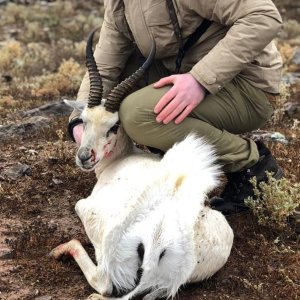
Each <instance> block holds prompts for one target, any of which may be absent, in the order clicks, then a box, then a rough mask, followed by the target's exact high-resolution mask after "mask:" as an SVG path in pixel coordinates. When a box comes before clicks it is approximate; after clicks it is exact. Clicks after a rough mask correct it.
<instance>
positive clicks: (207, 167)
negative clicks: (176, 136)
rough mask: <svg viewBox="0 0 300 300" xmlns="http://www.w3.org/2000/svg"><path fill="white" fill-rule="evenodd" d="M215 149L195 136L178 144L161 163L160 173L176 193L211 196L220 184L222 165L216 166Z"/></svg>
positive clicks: (188, 137) (191, 135) (190, 135)
mask: <svg viewBox="0 0 300 300" xmlns="http://www.w3.org/2000/svg"><path fill="white" fill-rule="evenodd" d="M216 158H217V157H216V155H215V151H214V149H213V147H212V146H211V145H209V144H208V143H206V142H205V140H204V139H203V138H201V137H197V136H196V135H195V134H189V135H188V136H187V137H186V138H185V139H184V140H183V141H181V142H179V143H177V144H175V145H174V146H173V147H172V148H171V149H170V150H169V151H167V153H166V154H165V156H164V158H163V159H162V161H161V170H160V174H165V175H166V176H167V178H166V181H165V182H168V184H170V185H171V186H170V188H171V187H172V186H173V188H174V189H175V190H178V192H179V191H180V189H181V190H182V192H188V191H189V192H188V193H189V194H190V193H194V194H195V193H196V194H198V193H202V194H203V193H208V192H210V191H211V190H212V189H214V188H215V187H216V186H217V185H218V183H219V176H220V175H221V170H220V166H218V165H217V164H216Z"/></svg>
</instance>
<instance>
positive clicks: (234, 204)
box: [209, 141, 283, 215]
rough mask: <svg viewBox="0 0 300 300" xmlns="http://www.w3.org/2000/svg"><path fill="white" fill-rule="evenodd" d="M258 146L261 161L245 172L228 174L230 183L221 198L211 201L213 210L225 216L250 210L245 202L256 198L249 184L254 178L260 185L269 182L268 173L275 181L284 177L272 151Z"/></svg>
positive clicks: (257, 143)
mask: <svg viewBox="0 0 300 300" xmlns="http://www.w3.org/2000/svg"><path fill="white" fill-rule="evenodd" d="M256 145H257V148H258V152H259V161H258V162H257V163H256V164H255V165H254V166H252V167H251V168H249V169H246V170H244V171H241V172H234V173H228V174H226V175H227V179H228V182H227V184H226V186H225V188H224V191H223V193H222V194H221V196H220V197H213V198H212V199H210V201H209V202H210V206H211V207H212V208H213V209H216V210H218V211H221V212H222V213H223V214H225V215H229V214H232V213H238V212H242V211H245V210H248V209H249V207H248V206H247V205H246V204H245V203H244V200H245V199H246V198H248V197H253V196H254V192H253V185H252V184H251V183H250V182H249V180H250V179H251V178H252V177H254V176H256V179H257V183H258V184H259V183H260V182H262V181H265V182H266V181H267V180H268V178H267V175H266V171H267V172H272V173H273V177H274V178H275V179H280V178H281V177H282V176H283V172H282V170H281V168H280V167H279V166H278V164H277V162H276V159H275V158H274V157H273V156H272V154H271V152H270V150H269V149H268V148H267V147H266V146H265V145H264V144H263V143H262V142H260V141H259V142H256Z"/></svg>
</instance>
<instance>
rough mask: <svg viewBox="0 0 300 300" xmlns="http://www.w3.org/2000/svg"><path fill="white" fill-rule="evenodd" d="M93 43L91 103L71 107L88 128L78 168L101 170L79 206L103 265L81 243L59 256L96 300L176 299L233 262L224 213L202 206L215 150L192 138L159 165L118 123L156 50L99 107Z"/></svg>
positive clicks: (56, 252) (61, 249)
mask: <svg viewBox="0 0 300 300" xmlns="http://www.w3.org/2000/svg"><path fill="white" fill-rule="evenodd" d="M92 38H93V33H92V34H91V35H90V37H89V39H88V44H87V61H88V63H87V66H88V69H89V73H90V79H91V91H90V96H89V101H88V103H87V105H84V106H83V105H82V103H80V102H79V105H78V102H77V101H76V102H69V104H71V105H73V106H74V107H76V108H77V109H81V110H82V113H81V118H82V119H83V122H84V134H83V138H82V144H81V146H80V148H79V150H78V153H77V158H76V161H77V164H78V165H79V166H80V167H81V168H82V169H85V170H93V169H96V173H97V177H98V181H97V183H96V185H95V187H94V189H93V191H92V193H91V195H90V196H89V197H88V198H86V199H81V200H80V201H78V202H77V204H76V207H75V209H76V212H77V214H78V216H79V217H80V219H81V221H82V223H83V225H84V228H85V231H86V233H87V235H88V237H89V239H90V241H91V242H92V244H93V246H94V248H95V256H96V262H97V263H96V264H94V263H93V261H92V260H91V259H90V257H89V256H88V254H87V253H86V251H85V250H84V248H83V247H82V245H81V244H80V242H79V241H77V240H72V241H70V242H67V243H65V244H62V245H59V246H58V247H56V248H55V249H53V251H52V255H53V256H54V257H55V258H59V257H60V256H61V255H63V254H69V255H72V256H73V257H74V259H75V260H76V262H77V263H78V264H79V266H80V268H81V270H82V271H83V273H84V275H85V277H86V279H87V280H88V282H89V284H90V285H91V286H92V287H93V288H94V289H95V290H96V291H97V292H98V293H99V294H93V295H92V296H91V297H90V298H89V299H106V300H107V299H123V300H125V299H128V300H129V299H131V298H132V297H134V296H136V295H138V294H141V293H147V295H146V296H145V297H144V299H145V300H150V299H156V298H157V297H163V296H167V297H168V296H170V297H173V296H175V295H176V293H177V292H178V289H179V288H180V286H181V285H183V284H186V283H189V282H196V281H200V280H203V279H205V278H208V277H210V276H212V275H213V274H215V273H216V272H217V271H218V270H219V269H220V268H222V267H223V265H224V264H225V262H226V261H227V259H228V257H229V255H230V251H231V247H232V243H233V232H232V229H231V227H230V226H229V224H228V223H227V221H226V219H225V217H224V216H223V215H222V214H221V213H220V212H218V211H215V210H212V209H211V208H209V207H208V206H206V205H205V199H206V197H207V196H206V195H207V193H208V192H210V191H211V190H212V189H213V188H215V187H216V186H217V184H218V177H219V175H220V169H219V168H218V166H217V165H216V164H215V156H214V151H213V149H212V147H211V146H209V145H207V144H206V143H205V142H204V141H203V139H201V138H199V137H196V136H195V135H193V134H192V135H189V136H188V137H187V138H186V139H184V140H183V141H182V142H180V143H178V144H176V145H174V146H173V147H172V148H171V149H170V150H169V151H168V152H167V153H166V154H165V155H164V157H163V158H162V159H160V158H159V157H157V156H155V155H153V154H148V153H143V152H142V151H140V150H138V149H136V148H135V147H134V146H133V143H132V141H131V140H130V139H129V138H128V136H127V135H126V133H125V132H124V131H123V129H122V126H118V124H119V118H118V108H119V105H120V101H122V99H123V98H124V96H125V95H126V94H127V93H128V92H129V90H130V89H131V87H132V85H133V84H134V82H135V81H137V80H139V78H140V77H141V76H142V75H143V73H144V72H145V70H146V69H147V68H148V67H149V65H150V64H151V61H152V60H153V58H154V47H153V48H152V50H151V53H150V55H149V57H148V59H147V61H146V62H145V64H144V65H143V66H142V67H141V68H140V69H139V70H138V71H137V72H136V73H135V74H133V75H132V76H131V77H130V80H128V79H127V80H125V81H124V82H122V83H121V85H119V86H118V87H117V88H116V89H114V90H113V91H112V92H111V94H110V95H109V96H108V97H107V99H106V100H102V84H101V77H100V75H99V72H98V71H97V67H96V64H95V62H94V59H93V54H92V50H91V45H92ZM132 79H134V80H132ZM128 82H130V84H128ZM120 87H121V88H120ZM116 99H118V101H117V100H116ZM112 100H113V101H112Z"/></svg>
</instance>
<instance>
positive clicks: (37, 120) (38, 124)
mask: <svg viewBox="0 0 300 300" xmlns="http://www.w3.org/2000/svg"><path fill="white" fill-rule="evenodd" d="M47 126H50V118H46V117H41V116H37V117H32V118H29V119H26V120H24V121H23V122H22V123H19V124H11V125H5V126H1V127H0V141H4V140H8V139H9V138H11V137H15V136H18V135H23V134H24V133H27V132H30V131H31V132H33V131H37V130H40V129H41V128H45V127H47Z"/></svg>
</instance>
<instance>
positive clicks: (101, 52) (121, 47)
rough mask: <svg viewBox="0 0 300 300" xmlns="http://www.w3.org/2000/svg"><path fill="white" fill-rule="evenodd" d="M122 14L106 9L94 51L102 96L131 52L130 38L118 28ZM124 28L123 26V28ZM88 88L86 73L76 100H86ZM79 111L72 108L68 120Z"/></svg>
mask: <svg viewBox="0 0 300 300" xmlns="http://www.w3.org/2000/svg"><path fill="white" fill-rule="evenodd" d="M122 17H123V18H124V16H120V15H117V16H116V18H115V16H114V15H113V14H112V13H111V10H110V9H107V10H106V12H105V16H104V22H103V24H102V27H101V31H100V38H99V41H98V43H97V45H96V48H95V51H94V57H95V61H96V63H97V67H98V70H99V72H100V74H101V77H102V81H103V90H104V92H103V96H104V97H105V95H107V94H108V93H109V92H110V90H111V89H112V88H113V87H114V86H115V85H117V84H118V82H119V78H120V75H121V73H122V71H123V69H124V68H125V64H126V62H127V60H128V58H129V56H130V54H131V53H132V52H133V50H134V48H133V44H132V42H131V40H130V39H129V38H128V37H126V35H125V34H124V33H123V32H122V31H121V30H122V29H121V30H120V28H118V26H117V24H116V20H117V19H118V18H122ZM123 30H124V28H123ZM89 89H90V80H89V76H88V74H87V73H86V74H85V76H84V77H83V80H82V82H81V85H80V88H79V91H78V94H77V100H87V99H88V95H89ZM78 116H79V112H78V111H76V110H74V111H73V112H72V114H71V116H70V118H69V121H71V120H74V119H76V118H78Z"/></svg>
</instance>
